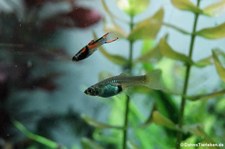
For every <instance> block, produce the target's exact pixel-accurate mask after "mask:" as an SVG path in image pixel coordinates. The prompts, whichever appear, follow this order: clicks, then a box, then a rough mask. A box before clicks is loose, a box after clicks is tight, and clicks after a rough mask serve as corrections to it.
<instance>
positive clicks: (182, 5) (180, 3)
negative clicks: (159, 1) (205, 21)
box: [172, 0, 203, 13]
mask: <svg viewBox="0 0 225 149" xmlns="http://www.w3.org/2000/svg"><path fill="white" fill-rule="evenodd" d="M172 3H173V5H174V6H175V7H177V8H178V9H181V10H186V11H191V12H194V13H203V11H202V10H201V9H200V8H198V7H197V6H195V5H194V4H193V3H192V2H191V1H190V0H172Z"/></svg>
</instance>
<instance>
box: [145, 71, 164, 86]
mask: <svg viewBox="0 0 225 149" xmlns="http://www.w3.org/2000/svg"><path fill="white" fill-rule="evenodd" d="M146 86H147V87H149V88H151V89H155V90H165V88H164V86H163V84H162V71H161V70H159V69H156V70H154V71H152V72H149V73H147V74H146Z"/></svg>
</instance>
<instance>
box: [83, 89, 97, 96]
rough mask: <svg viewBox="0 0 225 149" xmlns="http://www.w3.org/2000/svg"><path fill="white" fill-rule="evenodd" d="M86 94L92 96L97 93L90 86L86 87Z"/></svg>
mask: <svg viewBox="0 0 225 149" xmlns="http://www.w3.org/2000/svg"><path fill="white" fill-rule="evenodd" d="M85 93H86V94H88V95H92V96H95V95H96V94H97V92H96V91H95V89H94V88H92V87H90V88H88V89H87V90H86V91H85Z"/></svg>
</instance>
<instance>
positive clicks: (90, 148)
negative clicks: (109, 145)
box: [81, 138, 104, 149]
mask: <svg viewBox="0 0 225 149" xmlns="http://www.w3.org/2000/svg"><path fill="white" fill-rule="evenodd" d="M81 145H82V149H104V148H103V147H101V146H100V145H99V144H97V143H96V142H94V141H92V140H90V139H88V138H82V140H81Z"/></svg>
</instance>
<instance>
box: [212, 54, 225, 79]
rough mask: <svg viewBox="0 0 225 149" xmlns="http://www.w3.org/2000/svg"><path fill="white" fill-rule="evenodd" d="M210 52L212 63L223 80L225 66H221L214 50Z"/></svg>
mask: <svg viewBox="0 0 225 149" xmlns="http://www.w3.org/2000/svg"><path fill="white" fill-rule="evenodd" d="M212 53H213V60H214V65H215V66H216V70H217V72H218V74H219V76H220V78H221V79H222V80H223V81H224V82H225V68H224V67H223V66H222V64H221V62H220V60H219V58H218V55H217V53H216V51H215V50H213V51H212Z"/></svg>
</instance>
